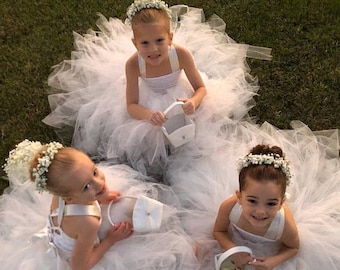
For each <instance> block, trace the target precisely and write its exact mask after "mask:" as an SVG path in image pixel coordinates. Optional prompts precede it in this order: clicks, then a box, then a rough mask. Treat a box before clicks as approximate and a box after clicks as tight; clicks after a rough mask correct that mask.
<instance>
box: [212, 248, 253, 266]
mask: <svg viewBox="0 0 340 270" xmlns="http://www.w3.org/2000/svg"><path fill="white" fill-rule="evenodd" d="M239 252H245V253H248V254H250V255H253V252H252V250H251V249H250V248H248V247H246V246H236V247H232V248H230V249H228V250H227V251H225V252H223V253H222V254H221V256H220V257H219V258H218V260H217V265H216V269H218V270H219V269H220V267H221V264H222V262H223V261H224V260H225V259H226V258H228V257H230V256H231V255H233V254H235V253H239Z"/></svg>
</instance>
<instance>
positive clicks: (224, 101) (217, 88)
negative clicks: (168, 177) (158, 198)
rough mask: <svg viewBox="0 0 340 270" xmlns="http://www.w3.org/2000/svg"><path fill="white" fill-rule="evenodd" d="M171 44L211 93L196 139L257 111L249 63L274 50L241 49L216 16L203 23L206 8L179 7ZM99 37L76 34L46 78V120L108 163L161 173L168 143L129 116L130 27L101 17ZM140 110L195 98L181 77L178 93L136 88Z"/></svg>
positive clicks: (196, 118) (175, 9)
mask: <svg viewBox="0 0 340 270" xmlns="http://www.w3.org/2000/svg"><path fill="white" fill-rule="evenodd" d="M172 10H173V20H172V29H173V31H174V43H176V44H179V45H181V46H184V47H186V48H187V49H188V50H189V51H190V52H191V53H192V55H193V57H194V60H195V63H196V65H197V68H198V70H199V72H200V73H201V75H202V78H203V80H204V83H205V85H206V88H207V92H208V93H207V96H206V97H205V99H204V101H203V103H202V104H201V106H200V108H199V109H198V110H197V112H196V113H195V114H194V115H193V116H192V118H193V119H194V121H195V125H196V130H197V132H196V137H197V138H201V137H206V136H212V137H216V136H219V134H220V133H221V128H223V127H224V125H225V124H226V123H228V122H230V121H231V122H233V121H238V120H240V119H241V118H242V117H243V116H244V115H245V114H247V112H248V110H249V109H250V108H251V107H252V106H253V105H254V102H252V98H253V96H254V95H255V94H256V92H257V90H258V86H257V82H256V80H255V79H254V78H252V77H251V76H250V74H249V69H248V66H247V64H246V61H245V60H246V57H247V56H249V57H256V58H262V59H270V49H267V48H260V47H252V46H248V45H244V44H237V43H236V42H235V41H233V40H232V39H231V38H230V37H229V36H228V35H227V34H226V33H225V32H224V30H225V29H224V28H225V25H224V22H223V21H222V20H221V19H220V18H218V17H217V16H214V17H212V19H211V20H209V21H205V19H204V14H203V11H202V10H201V9H197V8H189V7H187V6H174V7H172ZM97 26H98V28H99V29H100V31H96V32H95V31H89V32H88V33H87V34H85V35H79V34H74V44H75V48H76V50H75V51H73V52H72V57H71V59H70V60H66V61H64V62H62V63H60V64H59V65H57V66H56V67H54V71H53V72H52V74H51V75H50V76H49V78H48V84H49V85H50V86H51V88H52V89H53V90H54V92H56V93H54V94H51V95H49V103H50V107H51V113H50V114H49V115H48V116H47V117H46V118H45V119H44V120H43V121H44V122H45V123H46V124H48V125H51V126H53V127H55V129H56V131H57V132H58V133H59V134H60V136H61V138H63V139H64V140H66V141H69V139H70V138H72V145H73V146H75V147H77V148H79V149H81V150H83V151H85V152H87V153H88V154H90V155H91V156H99V157H100V158H104V159H107V158H109V159H112V158H115V159H116V160H120V161H128V163H129V164H130V165H132V166H133V167H134V168H135V169H137V170H138V171H141V172H143V173H145V174H147V173H148V172H151V174H153V173H159V172H160V171H162V170H164V169H165V168H166V166H167V161H168V160H167V155H168V152H169V149H168V147H167V145H168V144H169V143H168V141H167V140H166V138H165V137H164V135H163V133H162V131H161V128H160V127H155V126H152V125H151V124H149V123H148V122H146V121H137V120H134V119H131V117H130V116H129V115H128V114H127V111H126V101H125V88H126V81H125V61H126V60H127V59H128V58H129V57H130V56H131V55H132V54H133V53H134V52H135V50H136V49H135V47H134V46H133V44H132V42H131V37H132V30H131V27H130V26H128V25H126V24H124V23H123V22H122V21H120V20H118V19H113V18H110V19H109V20H107V19H106V18H104V17H103V16H102V15H100V18H99V20H98V21H97ZM139 88H140V103H141V104H142V105H143V106H145V107H147V108H150V109H153V110H163V111H164V110H165V109H166V108H167V107H168V106H169V105H170V104H171V103H173V102H174V101H176V99H177V98H183V97H190V96H191V95H192V88H191V86H190V84H189V82H188V80H187V78H186V77H185V75H184V73H183V74H182V76H181V77H180V79H179V81H178V83H177V85H176V86H175V87H172V88H169V89H167V91H166V93H164V92H162V93H157V92H155V91H153V90H152V89H150V88H148V86H146V85H145V84H143V82H140V84H139Z"/></svg>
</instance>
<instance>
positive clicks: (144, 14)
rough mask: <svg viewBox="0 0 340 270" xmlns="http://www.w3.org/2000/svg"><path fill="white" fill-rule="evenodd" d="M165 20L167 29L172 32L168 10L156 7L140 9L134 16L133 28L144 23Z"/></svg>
mask: <svg viewBox="0 0 340 270" xmlns="http://www.w3.org/2000/svg"><path fill="white" fill-rule="evenodd" d="M159 21H163V22H164V26H165V28H166V31H167V32H168V33H170V19H169V15H168V13H167V12H166V10H163V9H156V8H145V9H142V10H140V11H138V12H137V13H136V14H135V15H134V16H133V18H132V21H131V26H132V29H134V27H136V26H138V25H139V24H142V23H155V22H159Z"/></svg>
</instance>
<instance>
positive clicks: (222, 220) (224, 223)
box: [214, 195, 237, 250]
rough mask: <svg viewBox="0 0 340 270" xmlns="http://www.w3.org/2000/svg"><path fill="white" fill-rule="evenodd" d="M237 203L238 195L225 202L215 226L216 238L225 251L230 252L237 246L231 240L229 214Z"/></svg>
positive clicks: (219, 211)
mask: <svg viewBox="0 0 340 270" xmlns="http://www.w3.org/2000/svg"><path fill="white" fill-rule="evenodd" d="M236 202H237V198H236V195H233V196H232V197H230V198H228V199H226V200H225V201H223V202H222V204H221V206H220V209H219V210H218V214H217V217H216V221H215V226H214V237H215V239H216V240H217V242H218V243H219V244H220V246H221V247H222V248H223V250H228V249H230V248H232V247H234V246H236V245H235V243H234V242H233V241H232V240H231V237H230V234H229V232H228V228H229V225H230V220H229V214H230V212H231V209H232V208H233V207H234V205H235V203H236Z"/></svg>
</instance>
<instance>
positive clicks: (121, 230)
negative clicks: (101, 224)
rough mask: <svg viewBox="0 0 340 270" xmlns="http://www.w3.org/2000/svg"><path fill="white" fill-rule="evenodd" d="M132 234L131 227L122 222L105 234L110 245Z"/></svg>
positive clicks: (129, 224) (127, 223)
mask: <svg viewBox="0 0 340 270" xmlns="http://www.w3.org/2000/svg"><path fill="white" fill-rule="evenodd" d="M132 233H133V229H132V225H131V223H129V222H126V221H123V222H120V223H118V224H115V225H113V226H112V227H111V228H110V229H109V231H108V232H107V235H106V238H107V239H108V240H109V241H110V242H111V245H113V244H115V243H117V242H118V241H121V240H123V239H125V238H128V237H129V236H131V234H132Z"/></svg>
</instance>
